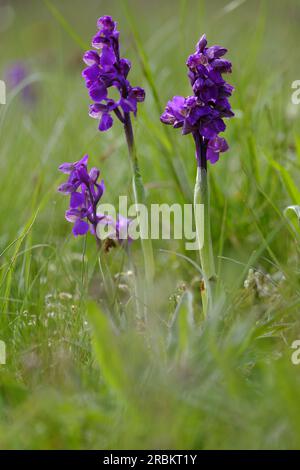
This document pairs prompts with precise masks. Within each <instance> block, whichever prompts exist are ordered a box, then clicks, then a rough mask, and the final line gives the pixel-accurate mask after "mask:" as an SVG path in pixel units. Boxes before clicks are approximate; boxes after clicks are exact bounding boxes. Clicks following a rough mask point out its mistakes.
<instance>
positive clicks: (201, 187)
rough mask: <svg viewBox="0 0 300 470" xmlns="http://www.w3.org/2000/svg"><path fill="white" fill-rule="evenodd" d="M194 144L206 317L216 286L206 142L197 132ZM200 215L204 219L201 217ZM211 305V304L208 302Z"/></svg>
mask: <svg viewBox="0 0 300 470" xmlns="http://www.w3.org/2000/svg"><path fill="white" fill-rule="evenodd" d="M193 137H194V140H195V144H196V157H197V176H196V183H195V190H194V214H195V223H196V233H197V239H198V244H199V255H200V262H201V268H202V272H203V277H204V289H202V300H203V311H204V315H205V316H206V315H207V312H208V306H209V300H210V301H211V300H212V297H213V294H214V291H215V285H216V269H215V261H214V255H213V247H212V240H211V228H210V197H209V184H208V178H207V160H206V152H207V140H206V139H204V138H203V137H202V136H201V135H200V134H199V132H195V133H194V134H193ZM199 204H203V212H201V211H199V210H198V205H199ZM202 214H203V216H204V217H202ZM210 303H211V302H210Z"/></svg>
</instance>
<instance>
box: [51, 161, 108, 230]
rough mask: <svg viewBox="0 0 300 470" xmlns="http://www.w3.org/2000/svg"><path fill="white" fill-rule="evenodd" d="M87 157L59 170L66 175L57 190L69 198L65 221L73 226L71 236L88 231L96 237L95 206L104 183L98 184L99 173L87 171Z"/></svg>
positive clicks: (94, 169)
mask: <svg viewBox="0 0 300 470" xmlns="http://www.w3.org/2000/svg"><path fill="white" fill-rule="evenodd" d="M87 164H88V155H85V156H84V157H83V158H82V159H81V160H79V161H78V162H75V163H63V164H62V165H60V167H59V170H60V171H61V172H62V173H65V174H68V175H69V177H68V181H67V182H65V183H63V184H61V185H60V186H59V188H58V191H60V192H61V193H63V194H67V195H69V196H70V207H69V209H68V210H67V211H66V215H65V217H66V219H67V221H68V222H71V223H73V224H74V226H73V234H74V236H75V237H77V236H78V235H85V234H86V233H87V232H88V230H90V231H91V233H93V234H94V235H96V229H97V224H98V222H99V220H100V219H99V216H98V215H97V204H98V202H99V201H100V199H101V197H102V195H103V193H104V191H105V186H104V181H103V180H102V181H101V182H100V183H98V182H97V181H98V178H99V175H100V171H99V170H98V169H97V168H92V169H91V170H90V172H88V169H87Z"/></svg>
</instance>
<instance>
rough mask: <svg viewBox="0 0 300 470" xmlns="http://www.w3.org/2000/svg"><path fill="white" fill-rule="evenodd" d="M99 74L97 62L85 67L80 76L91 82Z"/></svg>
mask: <svg viewBox="0 0 300 470" xmlns="http://www.w3.org/2000/svg"><path fill="white" fill-rule="evenodd" d="M99 75H100V69H99V66H98V65H97V64H94V65H91V66H90V67H87V68H85V69H84V70H83V71H82V76H83V77H84V78H85V79H86V80H90V81H91V82H94V81H96V80H97V79H98V78H99Z"/></svg>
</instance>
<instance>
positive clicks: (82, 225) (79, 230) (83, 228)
mask: <svg viewBox="0 0 300 470" xmlns="http://www.w3.org/2000/svg"><path fill="white" fill-rule="evenodd" d="M88 230H89V224H88V223H87V222H85V221H84V220H81V219H77V220H76V222H75V224H74V226H73V230H72V232H73V235H74V236H75V237H77V236H78V235H85V234H86V233H87V232H88Z"/></svg>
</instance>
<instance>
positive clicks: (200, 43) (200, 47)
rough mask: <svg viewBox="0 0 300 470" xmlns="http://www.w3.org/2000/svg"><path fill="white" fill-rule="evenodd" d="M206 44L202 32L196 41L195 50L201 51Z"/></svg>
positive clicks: (204, 35)
mask: <svg viewBox="0 0 300 470" xmlns="http://www.w3.org/2000/svg"><path fill="white" fill-rule="evenodd" d="M206 46H207V39H206V34H203V36H201V38H200V39H199V41H198V43H197V52H203V51H204V49H205V47H206Z"/></svg>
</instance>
